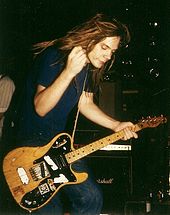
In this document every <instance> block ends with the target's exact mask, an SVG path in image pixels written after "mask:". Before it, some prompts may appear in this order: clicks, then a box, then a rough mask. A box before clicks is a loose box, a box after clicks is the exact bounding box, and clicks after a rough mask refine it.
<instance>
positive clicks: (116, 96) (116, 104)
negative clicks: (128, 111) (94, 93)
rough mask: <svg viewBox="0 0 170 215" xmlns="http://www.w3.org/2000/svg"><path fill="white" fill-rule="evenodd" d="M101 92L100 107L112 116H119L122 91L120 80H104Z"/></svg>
mask: <svg viewBox="0 0 170 215" xmlns="http://www.w3.org/2000/svg"><path fill="white" fill-rule="evenodd" d="M100 87H101V91H100V92H99V107H100V108H101V109H102V110H103V111H104V112H105V113H107V114H108V115H110V116H111V117H115V116H116V117H118V116H119V112H120V109H121V91H120V83H118V82H103V83H102V84H101V86H100Z"/></svg>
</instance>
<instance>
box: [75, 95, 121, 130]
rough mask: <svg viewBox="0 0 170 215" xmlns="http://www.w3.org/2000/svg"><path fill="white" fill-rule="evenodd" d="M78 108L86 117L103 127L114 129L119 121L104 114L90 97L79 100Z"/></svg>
mask: <svg viewBox="0 0 170 215" xmlns="http://www.w3.org/2000/svg"><path fill="white" fill-rule="evenodd" d="M84 94H85V93H84ZM79 109H80V112H81V113H82V114H83V115H84V116H85V117H86V118H87V119H89V120H91V121H93V122H94V123H96V124H98V125H101V126H103V127H105V128H108V129H111V130H114V129H115V128H116V127H117V126H118V124H119V123H120V122H119V121H118V120H116V119H113V118H111V117H110V116H108V115H107V114H105V113H104V112H103V111H102V110H101V109H100V108H99V107H98V106H97V105H96V104H94V103H93V99H92V98H86V100H84V99H82V100H80V103H79Z"/></svg>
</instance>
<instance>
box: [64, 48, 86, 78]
mask: <svg viewBox="0 0 170 215" xmlns="http://www.w3.org/2000/svg"><path fill="white" fill-rule="evenodd" d="M87 62H88V60H87V56H86V51H85V50H84V49H83V48H82V47H81V46H76V47H74V48H73V49H72V51H71V52H70V54H69V56H68V60H67V65H66V69H67V70H68V71H70V72H71V73H72V74H73V75H74V76H75V75H76V74H77V73H79V72H80V71H81V70H82V69H83V67H84V66H85V65H86V64H87Z"/></svg>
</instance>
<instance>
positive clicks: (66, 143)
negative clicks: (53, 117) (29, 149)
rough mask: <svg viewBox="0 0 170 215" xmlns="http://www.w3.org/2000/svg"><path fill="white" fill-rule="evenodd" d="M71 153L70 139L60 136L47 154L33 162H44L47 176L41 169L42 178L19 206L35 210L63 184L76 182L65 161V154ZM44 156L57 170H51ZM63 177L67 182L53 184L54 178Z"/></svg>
mask: <svg viewBox="0 0 170 215" xmlns="http://www.w3.org/2000/svg"><path fill="white" fill-rule="evenodd" d="M70 151H71V143H70V138H69V136H67V135H62V136H60V137H59V138H58V139H57V140H56V141H55V142H54V143H53V145H52V147H51V148H50V149H49V150H48V152H47V153H46V154H45V155H43V156H42V157H41V158H39V159H37V160H35V161H34V165H36V164H39V163H42V162H45V165H46V167H47V169H48V172H49V176H48V177H45V174H44V173H43V171H44V170H43V168H41V172H42V174H41V176H42V177H43V178H44V179H43V180H41V182H40V183H39V186H37V187H36V188H35V189H34V190H32V191H31V192H28V193H26V194H25V195H24V197H23V198H22V201H21V205H22V206H23V207H26V208H28V209H31V210H32V209H36V208H37V207H39V206H41V205H42V204H44V203H45V202H46V201H48V200H49V198H50V197H52V196H53V194H54V193H55V192H56V190H57V189H58V188H59V187H60V186H62V185H63V184H67V183H69V182H76V180H77V179H76V177H75V176H74V174H73V172H72V171H71V169H70V165H69V164H68V162H67V161H66V158H65V154H66V153H68V152H70ZM44 156H49V157H50V158H51V159H52V160H53V161H54V163H55V164H56V165H57V167H58V169H57V170H53V169H52V168H51V166H50V165H49V164H48V163H47V162H46V161H45V160H44ZM61 174H62V175H64V176H65V177H66V178H67V180H68V181H67V182H58V183H54V181H55V178H58V177H60V175H61Z"/></svg>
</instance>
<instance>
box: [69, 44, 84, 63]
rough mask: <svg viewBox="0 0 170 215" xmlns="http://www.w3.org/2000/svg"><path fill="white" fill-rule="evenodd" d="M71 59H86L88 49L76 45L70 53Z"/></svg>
mask: <svg viewBox="0 0 170 215" xmlns="http://www.w3.org/2000/svg"><path fill="white" fill-rule="evenodd" d="M69 57H70V59H75V58H76V60H78V59H79V60H84V59H86V58H87V57H86V50H85V49H83V48H82V47H81V46H76V47H74V48H73V49H72V51H71V52H70V55H69Z"/></svg>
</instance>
